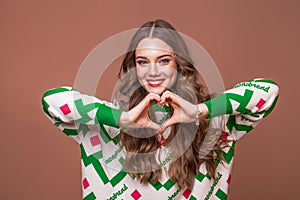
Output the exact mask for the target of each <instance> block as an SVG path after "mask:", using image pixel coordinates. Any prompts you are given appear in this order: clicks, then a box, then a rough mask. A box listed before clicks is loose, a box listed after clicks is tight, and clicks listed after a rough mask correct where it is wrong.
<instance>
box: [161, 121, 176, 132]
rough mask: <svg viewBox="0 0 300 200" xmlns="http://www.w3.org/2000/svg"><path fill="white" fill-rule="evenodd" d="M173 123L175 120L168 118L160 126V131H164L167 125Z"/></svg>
mask: <svg viewBox="0 0 300 200" xmlns="http://www.w3.org/2000/svg"><path fill="white" fill-rule="evenodd" d="M173 124H176V121H175V120H174V119H173V118H170V119H168V120H167V121H165V122H164V123H163V124H162V126H161V127H160V132H164V131H165V130H166V128H168V127H169V126H172V125H173Z"/></svg>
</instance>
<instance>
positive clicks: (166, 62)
mask: <svg viewBox="0 0 300 200" xmlns="http://www.w3.org/2000/svg"><path fill="white" fill-rule="evenodd" d="M169 62H170V60H169V59H166V58H165V59H162V60H160V61H159V63H161V64H168V63H169Z"/></svg>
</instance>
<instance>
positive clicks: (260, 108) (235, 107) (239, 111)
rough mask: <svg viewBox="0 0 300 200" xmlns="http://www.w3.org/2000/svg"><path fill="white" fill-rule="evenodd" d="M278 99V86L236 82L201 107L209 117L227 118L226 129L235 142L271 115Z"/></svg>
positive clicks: (252, 81) (261, 80)
mask: <svg viewBox="0 0 300 200" xmlns="http://www.w3.org/2000/svg"><path fill="white" fill-rule="evenodd" d="M278 96H279V87H278V85H277V84H276V83H275V82H274V81H271V80H267V79H262V78H259V79H254V80H250V81H248V82H242V83H239V84H237V85H235V86H234V88H232V89H230V90H227V91H225V92H224V93H223V94H221V95H220V96H218V97H216V98H214V99H211V100H209V101H206V102H204V104H205V105H206V106H207V108H208V112H209V116H208V117H209V118H213V117H215V116H218V115H225V114H228V115H229V116H228V120H227V123H226V127H227V129H228V130H229V132H230V133H231V134H233V136H234V138H235V139H236V140H237V139H240V138H241V137H242V136H243V135H244V134H246V133H248V132H249V131H251V130H252V129H253V128H254V127H255V126H256V125H257V124H258V123H260V122H261V120H262V119H263V118H265V117H267V116H268V115H269V114H270V113H271V112H272V110H273V109H274V107H275V105H276V102H277V100H278Z"/></svg>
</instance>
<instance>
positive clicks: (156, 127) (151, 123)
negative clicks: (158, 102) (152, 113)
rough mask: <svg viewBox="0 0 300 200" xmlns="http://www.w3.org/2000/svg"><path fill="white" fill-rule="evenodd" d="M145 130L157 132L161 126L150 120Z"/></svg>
mask: <svg viewBox="0 0 300 200" xmlns="http://www.w3.org/2000/svg"><path fill="white" fill-rule="evenodd" d="M147 128H152V129H154V130H157V131H160V130H161V126H160V125H159V124H157V123H155V122H153V121H151V120H150V122H149V124H148V127H147Z"/></svg>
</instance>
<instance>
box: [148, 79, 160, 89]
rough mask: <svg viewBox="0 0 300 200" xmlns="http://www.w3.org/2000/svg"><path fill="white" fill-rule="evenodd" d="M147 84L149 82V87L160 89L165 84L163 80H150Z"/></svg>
mask: <svg viewBox="0 0 300 200" xmlns="http://www.w3.org/2000/svg"><path fill="white" fill-rule="evenodd" d="M147 82H148V85H149V86H150V87H159V86H161V84H162V83H163V82H164V80H163V79H160V80H148V81H147Z"/></svg>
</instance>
